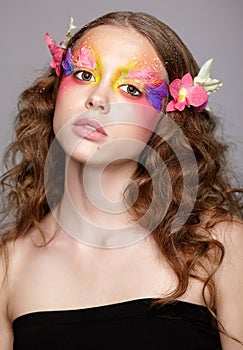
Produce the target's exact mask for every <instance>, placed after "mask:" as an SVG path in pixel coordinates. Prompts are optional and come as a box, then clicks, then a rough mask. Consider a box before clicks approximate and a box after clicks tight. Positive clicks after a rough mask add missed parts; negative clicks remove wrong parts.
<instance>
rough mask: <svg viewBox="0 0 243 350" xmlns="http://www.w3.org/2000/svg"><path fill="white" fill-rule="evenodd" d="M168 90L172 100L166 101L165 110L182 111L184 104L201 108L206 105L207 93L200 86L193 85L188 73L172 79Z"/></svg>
mask: <svg viewBox="0 0 243 350" xmlns="http://www.w3.org/2000/svg"><path fill="white" fill-rule="evenodd" d="M169 90H170V94H171V96H172V97H173V98H174V100H173V101H170V102H169V103H168V105H167V107H166V111H167V112H173V111H175V110H179V111H182V110H183V109H184V108H185V107H186V106H188V107H190V106H193V107H197V109H199V110H202V109H204V108H205V107H206V105H207V101H208V94H207V92H206V90H205V89H204V88H203V87H201V86H197V85H195V86H194V85H193V79H192V76H191V74H190V73H187V74H185V75H184V76H183V77H182V79H175V80H173V81H172V83H171V84H170V86H169Z"/></svg>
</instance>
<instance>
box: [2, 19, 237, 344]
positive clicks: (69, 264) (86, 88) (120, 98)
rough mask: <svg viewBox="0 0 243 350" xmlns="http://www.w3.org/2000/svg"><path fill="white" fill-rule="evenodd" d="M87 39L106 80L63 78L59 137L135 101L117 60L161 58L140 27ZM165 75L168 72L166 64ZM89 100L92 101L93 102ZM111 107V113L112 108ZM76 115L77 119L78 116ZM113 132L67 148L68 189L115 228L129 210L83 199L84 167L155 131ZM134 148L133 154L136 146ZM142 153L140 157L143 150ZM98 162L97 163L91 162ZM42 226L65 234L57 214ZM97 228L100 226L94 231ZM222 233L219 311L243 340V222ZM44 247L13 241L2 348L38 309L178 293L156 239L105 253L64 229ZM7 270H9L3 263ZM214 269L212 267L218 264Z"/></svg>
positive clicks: (112, 170) (125, 166)
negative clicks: (120, 85) (108, 209)
mask: <svg viewBox="0 0 243 350" xmlns="http://www.w3.org/2000/svg"><path fill="white" fill-rule="evenodd" d="M111 29H112V38H113V39H115V40H114V45H117V46H116V50H118V53H119V54H117V55H116V53H117V51H116V50H114V47H112V49H111V47H110V44H109V43H110V35H111V34H110V31H111ZM85 40H86V42H87V43H90V44H92V46H97V48H96V47H95V48H96V49H97V51H98V52H99V53H100V56H101V54H102V62H103V68H102V78H101V79H100V81H99V84H97V85H92V84H91V85H89V84H87V85H82V83H79V82H78V83H76V82H75V83H74V82H72V79H73V77H72V76H68V77H67V78H64V79H63V82H62V84H61V87H60V90H59V96H58V102H57V106H56V112H55V118H54V130H55V132H56V134H58V133H59V132H60V130H62V128H63V126H65V125H66V124H68V123H69V121H70V120H72V117H73V116H74V115H76V114H77V113H84V112H86V111H88V112H90V110H92V113H94V111H95V112H97V111H98V116H99V117H100V120H101V121H102V123H103V122H104V123H105V118H106V117H107V118H110V117H111V119H110V121H111V122H112V123H113V122H114V120H113V117H114V114H113V115H112V114H111V115H109V113H108V112H107V113H106V114H105V113H103V114H102V113H101V111H100V109H99V108H98V109H97V108H96V107H98V106H100V105H101V104H104V105H105V106H106V107H107V106H109V105H110V104H116V103H117V104H119V105H120V104H121V103H124V102H125V103H128V102H127V98H130V97H127V96H126V95H124V93H123V92H120V91H117V90H116V88H117V85H116V84H114V85H112V84H111V83H110V82H111V77H113V76H114V73H115V72H117V66H118V64H117V63H118V62H119V65H120V64H123V63H124V65H127V64H128V63H129V62H128V61H130V60H131V59H134V57H136V58H137V57H143V59H144V57H146V61H147V62H150V59H153V58H156V56H154V55H156V54H155V52H154V49H153V48H152V46H151V45H150V44H149V42H148V41H147V40H146V39H145V38H144V37H143V36H141V35H140V34H138V33H136V32H134V31H133V30H132V29H124V28H117V27H112V28H111V27H110V26H106V28H104V27H102V30H100V28H99V27H98V28H95V29H93V30H92V31H90V32H89V33H88V34H87V36H86V38H85ZM116 43H119V44H116ZM108 44H109V45H108ZM133 50H136V52H133ZM131 52H133V54H131ZM121 53H122V54H121ZM114 55H115V56H114ZM128 56H129V57H128ZM113 58H114V59H113ZM119 60H121V61H123V60H124V62H120V61H119ZM108 63H109V64H108ZM149 64H150V63H149ZM161 73H162V74H163V73H164V71H163V67H162V66H161ZM80 91H81V92H82V93H81V92H80ZM87 101H88V102H92V104H87ZM133 101H134V99H133ZM144 102H146V101H145V100H144ZM146 103H147V102H146ZM132 104H134V106H131V108H132V109H131V114H130V116H132V114H133V113H135V112H136V111H137V108H140V106H141V105H143V103H142V104H140V103H139V102H138V101H137V100H136V102H132ZM91 107H92V108H91ZM95 108H96V109H95ZM148 109H149V111H150V113H151V115H150V117H151V116H152V115H153V113H154V112H153V110H152V109H151V107H149V108H148ZM104 110H105V111H107V109H104ZM104 110H103V112H104ZM73 111H74V114H73V113H71V112H73ZM108 111H109V109H108ZM152 112H153V113H152ZM92 115H93V114H92ZM140 117H141V115H140ZM147 117H148V115H147V113H145V115H144V116H143V117H142V119H143V120H147ZM149 120H150V121H151V120H152V122H151V123H152V125H154V126H155V124H156V121H157V119H156V118H155V119H153V118H152V119H149ZM154 122H155V123H154ZM145 129H146V128H145ZM107 130H108V133H109V137H108V139H107V140H105V141H104V142H100V143H98V142H91V141H89V140H84V141H82V142H78V143H77V138H76V135H74V134H73V133H72V132H71V130H70V129H68V128H67V132H66V134H65V133H64V135H65V136H66V137H69V139H68V140H69V141H70V142H71V143H72V142H73V144H72V146H73V145H74V146H75V145H76V147H74V148H75V151H74V152H73V149H72V147H70V149H68V146H67V148H66V149H65V150H66V152H67V159H68V161H69V170H70V171H69V172H68V186H69V191H70V193H71V195H72V196H73V197H72V198H73V200H74V202H75V204H76V205H77V207H78V209H79V210H80V211H81V212H82V214H83V215H84V216H86V217H87V218H88V219H90V220H91V221H94V222H95V223H97V224H98V225H100V226H104V227H105V225H106V223H107V222H108V221H109V223H110V225H111V226H112V227H117V226H122V225H124V224H125V223H126V222H127V219H128V216H127V214H126V212H125V213H122V214H119V215H117V214H114V213H104V212H102V211H101V210H99V209H97V208H96V207H95V206H94V205H92V203H89V201H88V199H87V198H86V196H83V194H84V187H83V183H82V181H81V180H80V179H81V176H80V175H81V174H82V172H83V168H84V165H85V166H87V167H88V169H91V170H92V169H93V171H92V172H91V173H90V174H93V176H94V177H95V176H96V172H97V173H98V174H99V170H100V169H101V168H102V167H104V164H105V165H107V162H114V160H115V158H114V153H115V152H114V151H113V149H112V147H110V146H109V145H110V141H112V143H114V144H116V142H118V141H119V140H120V139H121V138H124V137H127V135H129V136H130V138H131V139H136V140H138V141H141V142H142V143H145V142H147V139H148V137H149V133H148V134H147V133H146V132H145V130H144V126H141V122H140V124H139V125H136V126H135V127H132V126H129V125H128V126H124V125H123V126H122V127H120V125H109V126H107ZM60 140H61V141H62V140H64V138H63V139H60ZM78 141H80V140H78ZM75 142H76V143H77V144H76V143H75ZM99 148H100V149H99ZM102 148H104V150H107V154H106V152H105V154H103V155H102V153H101V152H100V151H102ZM70 150H71V152H70ZM128 151H129V152H130V150H129V149H128V150H127V152H128ZM136 152H139V148H138V149H137V150H136ZM136 152H135V153H134V154H132V155H133V156H134V159H132V160H129V159H128V158H126V159H123V160H122V161H118V162H114V164H113V163H112V164H110V165H109V166H108V167H107V169H106V171H105V172H104V174H103V177H102V185H103V189H104V192H105V194H106V196H107V198H108V199H109V200H119V199H120V197H121V190H120V186H121V184H122V183H123V181H124V180H125V179H127V178H128V176H129V175H130V174H131V172H132V171H133V168H134V162H135V158H136ZM97 154H98V155H99V156H98V155H97ZM100 154H101V155H100ZM95 155H97V156H95ZM92 157H94V158H93V160H92V161H91V160H90V158H92ZM121 164H122V166H121ZM86 185H87V188H86V189H85V190H86V191H91V187H92V181H91V182H90V183H87V184H86ZM42 225H43V228H45V229H46V235H47V239H49V238H51V237H52V235H53V234H54V233H55V232H56V229H57V225H56V221H55V220H54V218H53V213H50V214H48V215H47V216H46V217H45V218H44V220H43V221H42ZM90 230H93V228H92V227H91V228H90ZM90 233H92V232H90ZM214 235H215V237H216V238H217V239H219V240H220V241H221V242H222V243H223V244H224V246H225V249H226V259H225V260H224V263H223V265H222V266H221V267H220V269H219V270H218V272H217V274H216V276H215V283H216V287H217V305H216V306H217V313H218V315H219V317H220V319H221V320H222V322H223V324H224V325H225V326H226V328H227V330H228V331H229V332H231V333H234V334H235V335H236V336H238V337H240V338H241V339H243V334H242V330H243V317H242V310H243V259H242V251H243V230H242V223H241V222H239V221H237V222H235V223H234V224H228V223H227V221H226V222H225V223H222V224H220V225H218V226H217V227H216V228H215V231H214ZM41 243H42V240H41V237H40V235H39V233H38V231H37V230H36V229H34V228H33V229H31V230H30V231H29V232H28V234H27V235H26V236H25V237H21V238H19V239H18V240H17V241H16V242H15V243H11V244H9V247H8V248H9V254H10V260H9V264H10V268H9V278H8V280H7V281H6V283H5V284H4V286H3V288H2V290H1V298H0V348H1V349H2V350H11V349H12V341H13V336H12V330H11V329H12V328H11V324H12V321H13V320H14V319H15V318H16V317H18V316H20V315H23V314H26V313H29V312H34V311H38V310H68V309H80V308H87V307H93V306H98V305H105V304H112V303H117V302H121V301H125V300H131V299H139V298H144V297H159V296H161V295H162V296H163V295H166V293H168V292H171V291H172V290H173V288H174V287H175V286H176V279H175V276H174V273H173V271H172V270H171V268H170V267H169V266H168V264H167V263H166V261H165V259H164V258H163V256H161V254H160V253H159V251H158V249H157V246H156V245H155V243H154V242H153V240H152V238H151V236H148V237H147V238H146V239H144V240H142V241H140V242H138V243H137V244H133V245H130V246H128V247H123V248H118V249H100V248H95V247H91V246H87V245H85V244H82V243H80V242H79V241H78V240H76V239H73V238H72V237H71V236H70V235H69V234H67V233H66V232H65V231H63V230H59V231H58V232H57V233H56V236H55V238H54V239H53V240H52V241H51V242H50V243H49V244H48V245H47V246H45V247H44V248H39V247H38V246H37V245H36V244H41ZM0 267H1V268H2V267H3V264H2V263H1V264H0ZM208 268H209V269H210V266H209V267H208ZM3 275H4V269H2V271H1V274H0V276H1V278H3ZM225 286H227V288H225ZM201 293H202V284H201V283H200V282H197V281H195V280H190V283H189V287H188V289H187V291H186V292H185V294H184V295H182V296H181V297H180V298H179V299H180V300H183V301H186V302H190V303H196V304H202V305H203V300H202V297H201ZM236 301H237V303H236ZM222 347H223V349H224V350H226V349H227V350H239V349H242V347H241V346H239V345H237V343H235V342H233V341H232V340H230V339H229V338H226V337H224V336H222Z"/></svg>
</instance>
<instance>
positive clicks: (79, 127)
mask: <svg viewBox="0 0 243 350" xmlns="http://www.w3.org/2000/svg"><path fill="white" fill-rule="evenodd" d="M72 127H73V131H74V132H75V133H76V134H77V135H78V136H81V137H83V138H85V139H88V140H93V141H101V140H104V139H105V138H106V137H107V133H106V132H105V130H104V129H103V128H102V126H101V125H100V124H99V123H98V122H97V121H96V120H94V119H89V118H81V119H78V120H77V121H75V122H74V123H73V126H72Z"/></svg>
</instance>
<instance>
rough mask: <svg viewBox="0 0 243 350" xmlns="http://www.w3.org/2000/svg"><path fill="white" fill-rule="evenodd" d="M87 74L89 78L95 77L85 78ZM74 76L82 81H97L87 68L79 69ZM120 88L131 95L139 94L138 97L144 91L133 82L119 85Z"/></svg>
mask: <svg viewBox="0 0 243 350" xmlns="http://www.w3.org/2000/svg"><path fill="white" fill-rule="evenodd" d="M85 74H87V76H88V77H89V78H91V79H92V78H93V79H92V80H91V79H89V78H87V79H85V78H84V75H85ZM74 76H75V78H77V79H79V80H81V81H86V82H95V81H96V79H95V77H94V75H93V74H92V73H90V72H88V71H86V70H79V71H77V72H75V73H74ZM119 88H120V89H121V90H122V91H124V92H125V93H126V94H128V95H130V96H137V97H138V96H141V95H142V92H141V91H140V90H139V89H138V88H136V86H134V85H132V84H124V85H121V86H119ZM129 88H132V90H133V91H128V89H129Z"/></svg>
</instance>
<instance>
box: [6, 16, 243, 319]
mask: <svg viewBox="0 0 243 350" xmlns="http://www.w3.org/2000/svg"><path fill="white" fill-rule="evenodd" d="M105 24H109V25H115V26H122V27H131V28H133V29H135V30H136V31H138V32H139V33H141V34H142V35H144V36H145V37H146V38H147V39H148V40H149V41H150V43H151V44H152V46H153V47H154V48H155V50H156V52H157V54H158V56H159V58H160V59H161V62H162V63H163V65H164V67H165V68H166V71H167V74H168V82H169V83H170V82H171V81H173V80H174V79H176V78H181V77H182V76H183V75H185V74H186V73H188V72H189V73H190V74H191V75H192V77H194V76H196V75H197V74H198V71H199V68H198V66H197V64H196V62H195V60H194V58H193V57H192V54H191V53H190V51H189V50H188V49H187V47H186V46H185V45H184V43H183V42H182V41H181V39H180V38H179V37H178V36H177V34H176V33H175V32H174V31H173V30H172V29H171V28H169V27H168V26H167V25H166V24H164V23H162V22H161V21H159V20H157V19H156V18H155V17H153V16H151V15H148V14H145V13H132V12H113V13H108V14H106V15H104V16H102V17H100V18H98V19H96V20H94V21H92V22H91V23H89V24H88V25H86V26H84V27H83V28H82V29H81V30H79V31H78V32H77V33H76V34H75V35H74V36H73V37H72V38H71V39H70V41H69V43H68V47H71V48H73V47H74V46H75V44H76V43H77V41H79V40H80V38H81V37H82V36H83V35H84V34H85V33H86V32H87V31H88V30H90V29H91V28H94V27H97V26H102V25H105ZM111 40H112V38H111ZM61 78H62V75H61V77H60V78H59V77H57V76H56V73H55V71H54V70H53V69H49V71H48V72H47V73H46V74H45V75H43V76H42V77H41V78H39V79H37V81H36V82H35V83H34V85H33V86H31V87H30V88H28V89H27V90H25V91H24V92H23V93H22V94H21V96H20V98H19V104H18V111H19V113H18V115H17V118H16V121H15V130H16V140H15V141H13V143H12V144H11V145H10V146H9V148H8V149H7V151H6V154H5V165H6V167H7V170H6V172H5V174H4V175H2V178H1V185H2V195H3V203H4V207H3V213H5V214H7V213H11V218H12V219H10V218H8V219H6V217H5V220H4V219H3V221H2V230H3V236H2V246H4V245H5V244H6V242H7V241H10V240H15V239H17V238H18V237H19V236H21V235H25V234H26V233H27V232H28V229H29V228H30V227H31V226H32V225H36V226H37V227H39V228H40V221H41V219H42V218H43V217H44V216H45V215H46V214H47V213H48V212H49V211H50V209H51V208H50V207H51V206H52V205H53V206H55V205H56V204H57V203H58V201H59V200H60V198H61V196H62V193H63V186H64V175H63V174H64V153H63V151H62V149H61V148H60V146H59V145H58V144H56V145H55V147H54V152H53V155H52V159H50V160H49V161H50V162H51V165H52V166H51V167H48V168H51V169H52V173H48V174H47V175H46V174H44V164H45V161H46V157H47V153H48V150H49V148H50V146H51V144H52V142H53V140H54V133H53V128H52V120H53V114H54V108H55V99H56V94H57V90H58V86H59V83H60V80H61ZM169 117H170V118H171V120H172V121H173V122H174V123H175V125H176V126H177V127H176V128H172V129H171V128H170V127H169V125H168V129H167V128H166V123H165V119H164V118H161V120H160V122H159V124H158V126H157V129H156V132H154V133H153V134H152V136H151V138H150V140H149V142H148V146H150V147H145V149H144V150H143V152H142V153H141V155H140V161H139V162H138V165H137V170H136V171H135V173H134V176H133V178H134V180H135V182H136V183H137V184H138V186H139V194H138V198H137V200H136V201H135V203H134V204H133V206H132V208H131V210H130V213H131V215H132V217H133V218H134V219H136V220H138V219H141V218H143V217H144V215H145V214H146V213H148V212H149V215H147V216H146V218H147V219H148V220H147V219H146V222H143V224H144V225H145V226H147V227H148V228H150V227H151V224H154V222H155V223H156V225H155V227H154V228H153V233H152V234H153V237H154V239H155V241H156V242H157V244H158V247H159V249H160V251H161V253H162V254H163V256H164V257H165V258H166V259H167V261H168V263H169V264H170V266H171V268H172V269H173V271H174V272H175V274H176V276H177V278H178V283H177V287H176V288H175V290H174V291H173V292H172V293H171V294H170V295H167V296H166V297H164V298H161V299H160V300H159V303H161V304H163V303H165V302H170V301H173V300H175V299H176V298H178V297H180V296H181V295H182V294H183V293H184V292H185V291H186V289H187V287H188V283H189V278H196V279H198V280H200V281H201V282H202V283H203V285H204V288H203V298H204V301H205V304H206V305H207V307H208V308H209V310H210V311H211V313H212V314H213V315H214V316H215V317H216V315H215V314H214V307H215V298H216V292H215V286H214V281H213V276H214V274H215V272H216V270H217V269H218V267H219V266H220V264H221V262H222V259H223V257H224V247H223V245H222V244H221V243H220V242H219V241H217V240H216V239H214V238H213V237H212V235H211V230H212V228H213V227H214V226H215V224H217V223H219V222H220V221H223V220H225V216H226V215H227V216H228V217H229V218H231V219H232V220H233V215H237V216H239V217H240V216H241V215H242V202H241V199H242V195H241V194H242V191H241V190H240V189H237V188H232V186H231V184H230V181H229V180H228V178H227V169H226V161H225V154H226V152H227V148H228V147H227V145H225V144H224V143H222V142H219V141H218V140H217V139H216V137H215V129H216V126H217V120H216V118H215V117H214V116H213V115H212V114H211V113H208V112H207V111H206V110H203V111H198V110H196V109H195V108H186V109H185V110H184V111H182V112H177V111H175V112H171V113H169ZM169 124H170V123H169ZM180 133H182V134H183V135H184V136H185V139H186V142H184V143H183V142H182V140H183V138H181V137H180V135H181V134H180ZM178 149H179V150H180V156H179V159H178V153H177V152H175V150H178ZM188 150H189V151H191V150H192V151H193V155H194V158H195V162H196V165H197V166H196V168H195V167H193V166H192V163H191V161H190V157H189V158H188V154H190V152H189V153H188ZM154 151H156V152H154ZM161 159H162V160H163V163H161ZM166 171H167V173H168V174H169V178H170V184H168V183H166V182H165V173H166ZM44 175H45V176H46V182H45V179H44ZM53 179H55V189H57V192H56V193H52V192H51V190H53V188H51V183H52V180H53ZM185 180H187V181H185ZM49 184H50V186H49ZM185 184H186V185H185ZM168 185H170V188H172V193H171V198H170V203H169V206H168V208H167V210H166V212H164V213H163V218H162V212H163V206H164V205H165V203H166V201H167V199H168ZM195 185H196V186H197V192H196V200H195V201H194V202H193V203H192V200H191V197H192V191H193V188H194V187H193V186H195ZM155 186H156V188H154V187H155ZM183 193H184V195H185V196H184V197H183V198H184V199H183V206H181V201H182V194H183ZM127 195H128V198H132V197H133V189H132V187H131V188H130V187H129V188H128V189H127ZM47 197H49V199H50V198H51V201H47ZM50 202H51V204H50ZM149 208H150V210H148V209H149ZM179 208H182V210H181V211H179ZM178 213H179V214H178ZM175 218H176V219H177V221H176V222H175ZM172 228H173V229H172ZM41 232H42V230H41ZM42 235H43V238H45V236H44V233H43V232H42ZM47 243H48V242H47ZM208 262H210V269H209V268H208V266H209V264H208ZM206 291H209V294H210V300H207V298H206Z"/></svg>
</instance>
